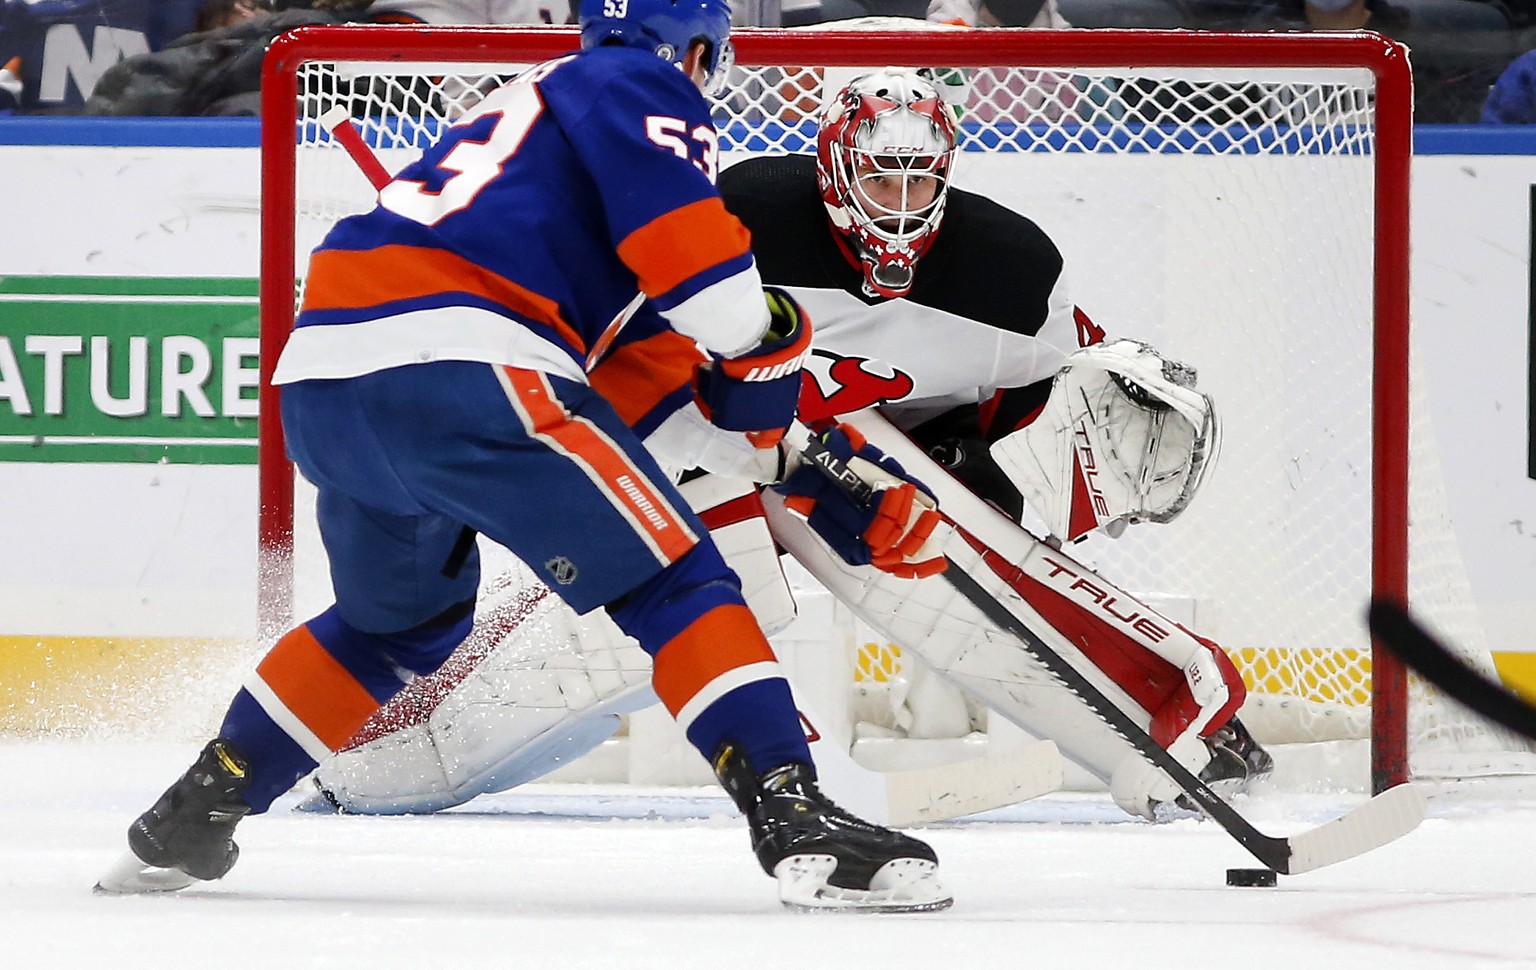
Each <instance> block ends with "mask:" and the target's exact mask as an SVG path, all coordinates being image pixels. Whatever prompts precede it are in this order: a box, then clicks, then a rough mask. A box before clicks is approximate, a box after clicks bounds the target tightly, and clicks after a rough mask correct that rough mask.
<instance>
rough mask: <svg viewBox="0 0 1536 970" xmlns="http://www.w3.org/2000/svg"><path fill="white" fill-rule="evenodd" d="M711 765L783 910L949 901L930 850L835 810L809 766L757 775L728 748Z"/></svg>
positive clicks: (930, 906)
mask: <svg viewBox="0 0 1536 970" xmlns="http://www.w3.org/2000/svg"><path fill="white" fill-rule="evenodd" d="M714 768H715V774H716V776H717V777H718V778H719V779H720V783H721V784H722V785H724V786H725V790H726V791H727V792H729V793H730V795H731V798H732V799H733V800H734V801H735V802H736V805H737V807H738V808H740V809H741V811H742V814H744V815H745V816H747V824H748V825H749V826H750V827H751V831H752V849H753V851H754V852H755V853H757V861H758V862H759V863H761V865H762V867H763V871H764V872H766V873H768V874H769V875H771V876H773V877H774V878H775V879H777V880H778V882H779V899H780V900H781V901H782V902H783V903H784V905H785V906H786V907H788V908H789V909H793V910H798V911H803V912H825V911H838V910H842V911H850V912H878V913H915V912H927V911H932V910H940V909H945V908H947V907H948V906H949V905H950V904H951V903H953V902H954V897H952V896H951V895H950V894H949V893H948V892H946V891H945V890H944V888H943V886H941V885H940V884H939V879H938V858H937V857H936V856H935V855H934V852H933V849H931V848H929V847H928V845H927V844H925V843H923V842H920V841H918V840H917V839H914V838H911V837H910V836H907V835H903V834H902V833H900V832H894V831H892V830H890V829H887V828H882V827H881V826H878V825H874V824H872V823H870V822H866V821H864V820H863V819H860V818H857V817H855V816H853V815H850V814H848V813H847V812H845V811H843V810H842V809H841V808H838V807H837V806H836V805H834V804H833V803H832V802H831V801H830V800H828V799H827V797H826V796H825V795H823V794H822V793H821V792H820V791H819V790H818V789H817V787H816V780H815V773H814V772H813V771H812V769H811V768H809V767H807V766H805V765H801V764H789V765H784V766H782V767H779V768H775V769H773V770H772V771H769V772H766V773H764V774H762V775H761V776H756V775H754V774H753V773H752V769H751V768H750V767H749V766H748V765H747V762H746V759H745V758H744V757H742V755H741V754H740V753H739V752H738V751H737V750H736V749H735V748H734V747H732V746H731V745H725V746H724V747H722V748H721V749H720V751H719V752H718V753H717V754H716V755H715V760H714Z"/></svg>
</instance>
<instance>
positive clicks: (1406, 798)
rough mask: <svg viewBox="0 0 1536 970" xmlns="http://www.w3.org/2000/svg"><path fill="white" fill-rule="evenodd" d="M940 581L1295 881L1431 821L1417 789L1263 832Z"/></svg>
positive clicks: (1118, 713)
mask: <svg viewBox="0 0 1536 970" xmlns="http://www.w3.org/2000/svg"><path fill="white" fill-rule="evenodd" d="M787 437H788V438H789V439H790V441H791V443H792V444H793V445H794V446H795V447H798V448H800V449H801V452H802V455H803V457H804V458H805V460H806V461H809V462H810V463H811V464H813V465H815V466H816V467H817V468H819V469H821V470H822V471H823V472H825V473H826V475H827V476H828V477H829V478H831V479H832V480H833V481H835V482H837V483H839V485H840V486H841V487H842V488H843V489H844V490H845V491H846V492H847V493H848V495H849V496H850V497H851V498H853V499H854V500H855V501H859V502H868V501H869V500H870V498H871V496H872V494H873V492H872V489H871V488H870V487H869V485H868V483H866V482H865V481H864V480H863V479H861V478H859V477H858V475H856V474H855V473H854V472H853V471H852V470H851V469H849V468H848V467H847V466H846V464H844V463H843V462H842V461H841V460H840V459H839V458H838V457H837V456H836V455H834V454H832V452H830V451H828V450H827V449H826V447H825V446H823V445H822V443H821V442H820V441H818V440H816V439H815V438H813V437H811V435H810V434H809V432H808V431H807V430H805V429H804V428H802V427H796V428H792V429H791V431H790V433H789V435H788V436H787ZM945 562H946V564H947V565H946V568H945V570H944V572H943V573H941V574H940V575H941V576H942V577H944V579H945V580H947V581H948V582H949V584H950V585H951V586H952V587H954V589H955V591H956V592H958V593H959V594H960V595H961V597H963V598H964V599H965V600H966V601H967V602H969V603H970V604H971V605H972V606H974V607H975V608H976V609H978V610H980V611H981V613H982V614H983V615H984V616H986V617H987V619H989V620H991V621H992V622H993V623H995V624H997V625H998V626H999V627H1000V628H1002V629H1004V630H1007V631H1008V632H1009V633H1011V634H1013V635H1014V636H1015V637H1017V638H1018V640H1019V642H1020V643H1021V644H1023V646H1024V648H1025V649H1026V650H1028V651H1029V653H1030V654H1031V655H1032V656H1034V657H1035V659H1036V660H1038V661H1039V662H1040V664H1041V665H1042V666H1043V667H1045V668H1046V669H1047V670H1048V671H1049V672H1050V673H1051V675H1052V676H1054V677H1055V678H1056V679H1057V680H1058V681H1060V682H1061V683H1062V684H1063V685H1064V686H1065V687H1066V688H1067V689H1068V690H1070V691H1072V692H1073V693H1074V694H1076V695H1077V696H1078V697H1079V698H1080V699H1081V700H1082V701H1083V703H1084V704H1086V705H1088V708H1089V709H1090V710H1091V711H1093V713H1094V714H1095V715H1097V716H1098V717H1099V719H1100V720H1102V721H1104V723H1105V724H1107V725H1109V727H1110V728H1111V729H1112V730H1114V731H1115V733H1116V734H1119V735H1120V736H1121V737H1122V738H1124V739H1125V740H1126V742H1127V743H1129V744H1130V745H1131V746H1132V747H1133V748H1135V749H1136V751H1137V752H1138V753H1139V754H1140V755H1141V756H1142V757H1144V758H1146V759H1147V760H1148V761H1149V762H1151V763H1152V764H1153V765H1155V766H1156V767H1158V768H1160V769H1162V770H1163V771H1164V772H1166V773H1167V775H1168V776H1169V778H1171V779H1172V780H1173V782H1174V783H1175V784H1177V785H1178V786H1179V787H1180V788H1182V789H1183V790H1184V792H1185V793H1186V794H1188V795H1189V797H1190V799H1191V800H1193V801H1194V803H1195V804H1196V805H1198V806H1199V807H1200V808H1201V810H1202V811H1204V812H1205V814H1206V815H1208V816H1210V817H1211V818H1212V819H1213V820H1215V822H1216V823H1217V824H1218V825H1220V826H1221V827H1222V828H1223V829H1225V830H1226V831H1227V833H1228V834H1229V835H1231V836H1232V837H1233V838H1234V839H1236V840H1237V842H1238V844H1240V845H1242V846H1243V848H1245V849H1247V850H1248V851H1249V852H1250V853H1252V854H1253V857H1254V858H1256V859H1258V860H1259V861H1260V862H1262V863H1264V865H1266V866H1268V867H1269V868H1270V869H1273V870H1274V871H1275V872H1278V873H1282V874H1285V875H1296V874H1298V873H1302V872H1310V871H1311V870H1313V869H1320V868H1322V867H1324V866H1329V865H1333V864H1334V863H1336V862H1342V861H1344V860H1345V859H1351V858H1354V857H1355V856H1358V855H1362V854H1363V853H1366V852H1369V851H1370V850H1372V849H1375V848H1379V847H1380V846H1383V845H1386V844H1387V843H1388V842H1392V841H1394V840H1396V839H1398V838H1401V837H1402V836H1404V835H1407V834H1408V833H1409V832H1411V831H1413V830H1414V829H1415V828H1417V827H1418V825H1419V823H1420V822H1422V821H1423V820H1424V814H1425V808H1426V805H1425V800H1424V794H1423V792H1421V791H1419V790H1418V789H1417V788H1415V787H1414V786H1413V785H1411V784H1405V785H1398V786H1396V787H1394V788H1390V789H1388V790H1387V791H1384V792H1382V793H1381V794H1379V795H1377V796H1375V797H1374V798H1371V799H1370V800H1369V801H1367V802H1366V803H1365V804H1363V805H1358V806H1356V807H1355V808H1354V809H1352V810H1350V811H1349V812H1348V813H1346V814H1345V815H1343V816H1341V817H1339V818H1336V819H1333V820H1332V821H1329V822H1325V823H1324V824H1322V825H1320V826H1318V827H1316V828H1313V829H1309V830H1307V831H1305V832H1302V833H1300V834H1298V835H1293V836H1288V837H1282V836H1273V835H1266V834H1265V833H1263V832H1260V831H1259V830H1258V829H1256V828H1254V826H1253V825H1252V824H1251V823H1250V822H1249V821H1248V820H1247V819H1245V818H1243V816H1242V815H1240V814H1238V812H1237V810H1236V809H1234V808H1232V806H1231V805H1228V804H1227V803H1226V802H1225V801H1223V800H1222V798H1221V796H1220V795H1217V794H1216V793H1215V792H1214V791H1212V790H1211V788H1210V786H1209V785H1207V784H1206V783H1205V782H1203V781H1201V780H1200V779H1199V777H1197V776H1196V775H1195V774H1194V773H1193V772H1191V771H1190V770H1189V769H1188V768H1186V767H1184V765H1183V764H1181V763H1180V762H1179V761H1178V760H1177V759H1176V758H1174V757H1173V756H1172V755H1170V754H1169V753H1168V752H1167V751H1166V750H1164V749H1163V747H1162V745H1160V744H1158V743H1157V742H1156V741H1154V740H1153V739H1152V737H1151V735H1149V734H1147V732H1146V731H1145V730H1144V729H1143V728H1142V727H1141V725H1139V724H1137V723H1136V722H1135V721H1133V720H1131V718H1130V717H1129V716H1128V715H1127V714H1126V713H1125V712H1124V711H1122V710H1121V709H1120V708H1119V707H1118V706H1116V705H1115V703H1114V702H1113V701H1111V700H1110V699H1109V698H1108V697H1106V696H1104V693H1103V692H1102V691H1100V690H1099V689H1098V688H1097V687H1096V686H1094V684H1093V683H1092V682H1091V681H1089V680H1088V679H1087V678H1086V677H1084V676H1083V675H1082V674H1081V673H1080V672H1079V671H1078V670H1077V668H1075V667H1073V666H1072V664H1071V663H1069V662H1068V661H1067V660H1066V658H1064V657H1062V656H1061V654H1059V653H1057V652H1056V651H1055V650H1054V649H1052V648H1051V646H1050V645H1049V644H1047V643H1046V642H1045V641H1044V640H1042V639H1041V638H1040V637H1039V636H1038V635H1036V634H1035V632H1034V631H1033V630H1031V629H1030V628H1029V627H1028V626H1027V625H1026V624H1025V622H1024V621H1023V620H1021V619H1020V618H1019V617H1018V616H1016V615H1015V614H1014V612H1013V611H1012V610H1010V609H1009V608H1008V607H1007V606H1006V605H1004V604H1003V603H1002V602H1001V601H999V600H998V599H997V597H995V596H993V595H992V594H991V593H990V592H988V591H987V590H986V589H985V588H984V587H982V586H981V584H980V583H978V582H977V581H976V580H975V579H973V578H972V577H971V576H970V575H969V574H968V573H966V572H965V571H964V570H963V569H961V568H960V567H959V566H957V565H956V564H955V563H954V561H953V560H952V559H949V557H947V556H946V557H945Z"/></svg>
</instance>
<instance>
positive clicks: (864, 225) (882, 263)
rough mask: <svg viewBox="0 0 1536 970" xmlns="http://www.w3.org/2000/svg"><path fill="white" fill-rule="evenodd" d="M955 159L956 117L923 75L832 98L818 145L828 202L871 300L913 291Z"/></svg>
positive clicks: (880, 78) (878, 80)
mask: <svg viewBox="0 0 1536 970" xmlns="http://www.w3.org/2000/svg"><path fill="white" fill-rule="evenodd" d="M954 157H955V122H954V118H953V116H952V115H951V114H950V110H949V108H948V106H947V105H946V104H945V103H944V100H943V99H942V98H941V97H940V95H939V92H938V89H937V88H935V87H934V86H933V84H932V83H931V82H929V81H928V80H926V79H925V78H923V77H921V76H919V75H918V74H917V72H915V71H912V70H909V69H904V68H885V69H884V70H880V71H876V72H874V73H872V74H866V75H863V76H862V77H858V78H855V79H854V80H852V81H850V82H849V83H848V85H847V86H846V87H844V88H843V90H842V91H841V92H839V94H838V96H837V97H836V98H833V99H831V100H830V101H829V102H828V104H827V107H826V110H825V111H824V113H823V115H822V117H821V123H820V130H819V132H818V134H817V139H816V175H817V179H818V182H819V184H820V187H821V197H822V202H823V203H825V205H826V207H827V214H828V215H829V216H830V217H831V219H832V226H833V229H834V230H835V231H836V232H837V234H838V237H839V239H840V241H841V242H842V244H843V245H844V248H845V249H846V250H847V251H848V253H849V255H850V257H852V258H853V259H854V260H856V261H857V262H858V263H859V266H860V268H861V269H862V270H863V271H864V281H865V289H866V290H867V291H868V292H870V293H871V294H872V295H877V296H883V297H888V298H889V297H898V296H903V295H905V294H906V293H907V291H908V290H910V289H911V288H912V277H913V274H914V272H915V271H916V269H917V261H918V259H920V258H921V257H922V255H923V253H925V252H927V251H928V247H929V246H931V245H932V244H933V240H934V238H935V236H936V235H937V233H938V231H939V223H940V222H941V221H942V220H943V218H944V200H945V198H946V197H947V195H948V192H949V173H950V167H951V165H952V164H953V162H954Z"/></svg>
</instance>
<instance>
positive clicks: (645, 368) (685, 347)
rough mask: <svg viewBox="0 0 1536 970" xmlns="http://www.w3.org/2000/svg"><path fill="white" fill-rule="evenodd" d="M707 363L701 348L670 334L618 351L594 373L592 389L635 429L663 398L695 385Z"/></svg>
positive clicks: (591, 379)
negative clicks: (695, 373) (697, 370)
mask: <svg viewBox="0 0 1536 970" xmlns="http://www.w3.org/2000/svg"><path fill="white" fill-rule="evenodd" d="M703 362H704V355H703V354H701V353H700V352H699V346H698V344H696V343H694V342H693V341H692V340H689V339H688V338H687V337H684V336H683V335H682V334H680V333H677V332H676V331H672V330H666V331H663V332H661V333H658V334H656V335H655V336H652V337H647V338H645V339H644V340H637V341H635V342H634V343H632V344H625V345H624V346H622V347H620V348H618V349H617V350H615V351H614V352H613V353H611V354H609V355H608V356H607V357H605V358H603V362H602V363H600V364H598V365H597V366H596V367H595V368H593V369H592V373H591V374H589V375H588V379H589V380H590V381H591V382H592V389H593V390H595V391H597V393H599V394H601V395H602V396H603V397H605V398H607V399H608V402H609V403H610V404H612V405H613V407H614V410H616V411H618V412H619V417H620V418H623V419H624V423H625V424H627V425H630V426H631V427H633V426H634V424H635V422H637V421H639V420H640V419H641V418H643V417H645V416H646V415H647V414H649V413H650V412H651V409H652V408H654V407H655V406H656V405H657V404H659V403H660V402H661V400H662V398H665V397H666V396H667V395H668V394H671V393H672V392H673V391H676V390H677V389H678V388H680V387H687V386H688V385H689V384H691V383H692V382H693V370H694V368H695V367H697V366H698V365H699V364H701V363H703Z"/></svg>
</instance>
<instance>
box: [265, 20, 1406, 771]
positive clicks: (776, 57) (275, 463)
mask: <svg viewBox="0 0 1536 970" xmlns="http://www.w3.org/2000/svg"><path fill="white" fill-rule="evenodd" d="M731 36H732V41H733V43H734V44H735V46H736V54H737V62H738V63H739V64H742V65H746V66H759V65H779V64H785V65H787V64H806V63H815V64H820V65H824V66H828V67H857V66H865V65H881V64H893V63H905V62H908V61H911V60H913V53H914V45H917V44H920V45H921V47H920V49H921V57H920V58H919V60H921V61H922V62H923V63H929V64H942V65H945V66H952V67H988V66H1000V65H1001V66H1006V65H1028V66H1031V67H1035V66H1039V67H1052V66H1060V67H1068V68H1070V67H1082V68H1109V67H1117V66H1126V65H1156V66H1159V67H1165V66H1166V67H1171V68H1235V69H1241V68H1263V67H1286V68H1363V69H1365V70H1368V71H1370V72H1371V74H1372V75H1373V77H1374V79H1375V84H1376V91H1375V130H1374V135H1375V144H1374V149H1373V154H1372V159H1371V162H1372V166H1373V172H1374V178H1373V206H1374V211H1373V216H1372V224H1373V229H1374V241H1373V249H1372V256H1373V265H1374V272H1373V280H1372V289H1371V294H1372V296H1371V299H1372V309H1373V315H1374V321H1373V347H1374V363H1373V368H1372V392H1371V393H1372V417H1371V438H1372V444H1371V447H1372V476H1371V487H1372V503H1371V504H1372V521H1371V550H1370V556H1371V594H1372V596H1373V597H1374V598H1376V599H1382V600H1387V601H1390V602H1393V603H1398V604H1403V605H1407V604H1408V555H1409V546H1408V488H1409V482H1408V473H1409V447H1408V440H1409V397H1408V390H1409V388H1408V380H1409V378H1408V374H1409V325H1410V321H1409V179H1410V167H1411V161H1412V152H1413V127H1412V125H1413V120H1412V114H1413V82H1412V77H1411V73H1410V70H1409V63H1408V52H1407V49H1406V48H1405V47H1403V46H1402V45H1401V44H1398V43H1395V42H1393V41H1391V40H1389V39H1387V38H1385V37H1382V36H1381V35H1378V34H1374V33H1370V32H1363V31H1362V32H1353V33H1339V34H1324V35H1316V34H1280V33H1254V34H1235V33H1203V32H1196V31H1154V30H1061V31H1057V30H1023V29H995V30H985V29H978V30H954V31H936V32H924V33H922V34H913V33H910V32H903V31H889V30H874V31H869V32H862V31H860V32H851V31H846V30H835V31H834V30H778V29H757V28H747V29H738V30H735V31H733V32H732V35H731ZM577 46H579V34H578V32H577V31H576V30H574V29H570V28H547V27H545V28H521V27H514V28H502V27H408V26H371V25H340V26H311V27H301V28H298V29H296V30H293V31H290V32H288V33H286V34H284V35H282V36H281V37H278V38H277V39H276V40H275V41H273V43H272V45H271V46H270V48H269V49H268V51H267V55H266V60H265V63H264V65H263V70H262V86H261V111H262V118H261V261H260V273H261V276H260V290H259V293H260V300H259V302H260V307H259V312H260V335H261V337H260V339H261V348H260V350H261V354H260V379H261V383H260V388H259V397H258V401H259V416H258V419H257V432H258V437H259V440H258V448H257V478H258V489H259V505H258V526H257V542H258V553H257V580H258V582H257V585H258V596H257V610H258V631H259V635H260V636H261V637H263V638H264V639H266V638H270V637H271V636H273V635H274V634H276V633H280V632H281V631H282V630H283V629H285V628H286V627H288V626H289V625H290V624H291V623H292V614H293V566H292V559H291V557H292V553H293V546H294V528H293V514H294V491H293V470H292V467H291V465H290V463H289V461H288V459H287V455H286V450H285V447H284V442H283V432H282V424H281V419H280V391H279V388H277V387H276V386H274V385H273V384H272V380H271V378H272V374H273V372H274V370H275V368H276V365H277V360H278V357H279V355H280V354H281V353H282V350H283V346H284V344H285V343H286V341H287V338H288V335H289V333H290V332H291V331H292V329H293V323H294V316H295V307H294V286H293V280H294V275H293V274H294V266H295V255H296V254H295V252H294V249H295V245H296V243H295V234H296V229H297V202H296V192H295V179H296V171H297V147H296V140H295V137H294V133H295V131H296V130H297V127H298V124H299V117H298V107H299V89H298V75H299V69H300V68H301V66H302V65H304V64H305V63H309V62H312V61H330V60H340V61H384V62H388V61H398V62H400V63H402V64H406V63H411V62H429V63H455V62H462V63H476V62H482V61H483V62H491V63H520V62H524V61H527V62H539V61H543V60H547V59H549V58H552V57H556V56H559V55H561V54H565V53H569V52H570V51H572V50H574V49H575V48H576V47H577ZM1365 608H1366V604H1364V603H1362V604H1361V611H1362V615H1363V613H1364V610H1365ZM1407 722H1408V676H1407V669H1406V667H1405V666H1404V665H1403V664H1402V663H1401V662H1400V661H1399V660H1398V659H1397V658H1396V657H1395V656H1393V655H1392V654H1391V652H1390V651H1388V650H1386V649H1384V647H1383V645H1382V644H1381V642H1380V641H1379V640H1378V639H1376V638H1375V637H1372V639H1371V757H1370V767H1371V787H1372V791H1373V792H1378V793H1379V792H1382V791H1385V790H1386V789H1387V788H1390V787H1391V786H1393V785H1396V784H1400V783H1402V782H1405V781H1407V780H1408V777H1409V768H1408V724H1407Z"/></svg>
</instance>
